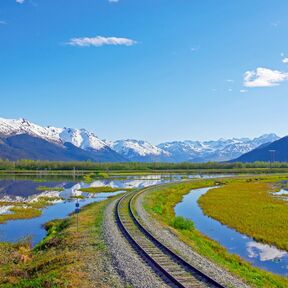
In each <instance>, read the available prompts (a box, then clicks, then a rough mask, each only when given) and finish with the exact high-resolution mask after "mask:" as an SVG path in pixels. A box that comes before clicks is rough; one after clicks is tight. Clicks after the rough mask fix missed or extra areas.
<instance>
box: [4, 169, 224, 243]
mask: <svg viewBox="0 0 288 288" xmlns="http://www.w3.org/2000/svg"><path fill="white" fill-rule="evenodd" d="M181 177H182V175H178V174H169V175H163V174H162V175H160V174H159V175H144V176H128V177H120V178H119V177H117V176H116V177H112V178H111V179H107V180H95V181H93V182H92V183H89V184H87V183H84V182H81V181H79V180H78V181H77V180H75V179H74V180H73V178H70V180H69V179H68V180H67V179H65V180H62V181H61V180H58V181H57V178H53V180H50V181H49V180H43V179H42V178H35V179H34V181H32V180H29V179H28V180H17V178H13V177H12V179H11V178H10V179H9V178H5V179H2V180H0V201H1V202H3V201H4V202H9V204H7V206H0V214H7V213H11V211H10V210H9V209H10V208H12V207H13V206H11V202H19V203H24V202H35V201H37V200H38V198H39V197H43V196H45V197H47V196H48V197H59V200H57V201H55V202H54V203H53V205H51V206H48V207H46V208H44V209H42V215H41V216H39V217H37V218H33V219H21V220H11V221H7V222H6V223H4V224H0V241H8V242H17V241H19V240H21V239H23V238H24V237H27V236H29V237H31V239H32V242H33V245H35V244H37V243H38V242H39V241H40V240H41V239H43V237H45V235H46V231H45V229H44V228H43V225H44V224H45V223H46V222H48V221H51V220H53V219H57V218H65V217H67V216H68V215H69V214H70V213H72V212H74V210H75V203H76V202H77V200H75V199H73V197H75V196H81V197H84V199H81V200H79V203H80V207H83V206H85V205H87V204H89V203H92V202H99V201H103V200H105V199H107V197H109V196H112V195H117V194H118V193H122V192H123V191H122V192H121V191H120V192H114V193H97V194H93V193H87V192H81V191H79V189H80V188H88V187H103V186H108V187H113V188H119V189H124V188H144V187H148V186H151V185H156V184H161V183H168V182H172V181H177V180H180V179H181ZM186 177H187V175H186ZM188 177H189V178H211V177H215V175H214V176H213V175H205V176H201V175H188ZM219 177H220V176H219ZM39 186H42V187H49V188H55V187H61V188H63V191H57V189H55V191H53V189H52V190H51V189H49V191H39V190H38V189H37V188H39ZM50 190H51V191H50ZM60 198H61V199H60Z"/></svg>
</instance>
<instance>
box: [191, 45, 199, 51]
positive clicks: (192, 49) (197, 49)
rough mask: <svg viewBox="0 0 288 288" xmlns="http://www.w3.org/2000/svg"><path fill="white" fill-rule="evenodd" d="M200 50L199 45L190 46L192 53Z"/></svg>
mask: <svg viewBox="0 0 288 288" xmlns="http://www.w3.org/2000/svg"><path fill="white" fill-rule="evenodd" d="M199 50H200V46H196V47H191V48H190V52H192V53H194V52H197V51H199Z"/></svg>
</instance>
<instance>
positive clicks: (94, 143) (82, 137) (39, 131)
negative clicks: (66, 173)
mask: <svg viewBox="0 0 288 288" xmlns="http://www.w3.org/2000/svg"><path fill="white" fill-rule="evenodd" d="M1 134H2V135H4V136H12V135H19V134H29V135H31V136H35V137H39V138H42V139H44V140H47V141H49V142H53V143H57V144H64V143H66V142H68V143H72V144H73V145H75V146H76V147H78V148H81V149H84V150H87V149H93V150H101V149H109V147H108V146H107V145H106V144H105V143H104V142H103V141H102V140H100V139H99V138H98V137H97V136H96V135H95V134H94V133H91V132H88V131H86V130H85V129H72V128H56V127H50V126H48V127H41V126H39V125H36V124H33V123H31V122H29V121H28V120H25V119H23V118H21V119H4V118H0V135H1Z"/></svg>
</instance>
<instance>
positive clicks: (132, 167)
mask: <svg viewBox="0 0 288 288" xmlns="http://www.w3.org/2000/svg"><path fill="white" fill-rule="evenodd" d="M271 166H272V168H273V169H275V168H278V169H281V168H288V163H287V162H274V163H269V162H254V163H217V162H208V163H190V162H185V163H139V162H137V163H136V162H125V163H95V162H54V161H33V160H19V161H15V162H13V161H7V160H0V170H31V171H33V170H54V171H55V170H56V171H57V170H59V171H61V170H62V171H73V170H78V171H79V170H88V171H90V170H94V171H95V170H97V171H165V170H213V169H217V170H229V169H235V170H238V169H245V168H246V169H253V168H254V169H269V168H271ZM275 170H276V169H275Z"/></svg>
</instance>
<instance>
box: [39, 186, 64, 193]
mask: <svg viewBox="0 0 288 288" xmlns="http://www.w3.org/2000/svg"><path fill="white" fill-rule="evenodd" d="M37 190H38V191H59V192H60V191H64V188H63V187H46V186H39V187H37Z"/></svg>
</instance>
